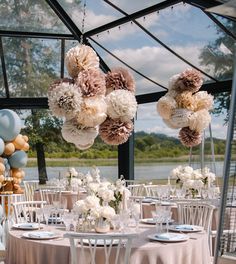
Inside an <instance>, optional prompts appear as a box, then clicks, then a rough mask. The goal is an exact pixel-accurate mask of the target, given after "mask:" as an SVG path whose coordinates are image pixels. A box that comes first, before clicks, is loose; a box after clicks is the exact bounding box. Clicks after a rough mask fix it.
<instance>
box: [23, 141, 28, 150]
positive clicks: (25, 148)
mask: <svg viewBox="0 0 236 264" xmlns="http://www.w3.org/2000/svg"><path fill="white" fill-rule="evenodd" d="M22 150H24V151H28V150H29V144H28V143H27V142H25V144H24V146H23V148H22Z"/></svg>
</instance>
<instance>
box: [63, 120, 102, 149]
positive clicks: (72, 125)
mask: <svg viewBox="0 0 236 264" xmlns="http://www.w3.org/2000/svg"><path fill="white" fill-rule="evenodd" d="M61 133H62V137H63V138H64V139H65V140H66V141H67V142H70V143H74V144H75V145H81V146H85V145H88V144H91V143H92V142H93V141H94V139H95V138H96V137H97V135H98V127H84V126H82V125H81V124H78V123H77V122H76V120H74V119H71V120H67V121H66V122H65V123H64V124H63V126H62V130H61Z"/></svg>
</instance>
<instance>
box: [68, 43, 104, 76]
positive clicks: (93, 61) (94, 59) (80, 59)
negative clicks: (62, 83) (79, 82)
mask: <svg viewBox="0 0 236 264" xmlns="http://www.w3.org/2000/svg"><path fill="white" fill-rule="evenodd" d="M65 63H66V68H67V71H68V73H69V75H70V76H71V77H72V78H75V77H77V76H78V74H79V72H81V71H83V70H87V69H89V68H99V58H98V56H97V54H96V52H95V51H94V50H93V49H92V48H90V47H89V46H86V45H77V46H76V47H74V48H71V49H70V50H69V51H68V52H67V53H66V57H65Z"/></svg>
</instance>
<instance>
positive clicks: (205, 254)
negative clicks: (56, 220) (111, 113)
mask: <svg viewBox="0 0 236 264" xmlns="http://www.w3.org/2000/svg"><path fill="white" fill-rule="evenodd" d="M44 228H45V227H44ZM47 228H49V229H47V230H50V231H53V232H55V233H56V234H57V235H58V237H56V238H55V239H48V240H38V239H36V240H33V239H29V238H25V237H24V235H23V234H24V233H25V232H26V231H24V230H16V229H12V230H10V232H9V240H8V244H7V256H6V263H7V264H45V263H50V264H69V263H70V244H69V240H68V239H67V238H63V235H64V234H65V232H67V231H65V230H64V227H63V226H50V227H47ZM133 230H134V231H135V229H133ZM154 233H156V229H155V227H153V226H152V225H147V224H140V226H139V231H138V233H137V237H136V238H135V239H134V240H133V242H132V249H131V256H130V263H131V264H157V263H158V264H173V263H174V264H199V263H201V264H209V263H210V253H209V247H208V242H207V234H206V233H204V232H198V233H191V234H189V239H188V240H186V241H182V242H165V243H163V242H158V241H152V240H150V239H149V238H148V235H150V234H154ZM78 250H79V249H78ZM98 250H101V248H100V249H98ZM98 255H99V254H98ZM89 263H90V262H89V258H88V259H85V260H84V262H83V264H89ZM96 263H97V264H104V263H102V260H101V259H100V258H99V259H97V260H96Z"/></svg>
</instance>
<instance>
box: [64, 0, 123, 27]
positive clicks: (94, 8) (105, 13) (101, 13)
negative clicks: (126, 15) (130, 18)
mask: <svg viewBox="0 0 236 264" xmlns="http://www.w3.org/2000/svg"><path fill="white" fill-rule="evenodd" d="M59 3H60V4H61V5H62V7H63V8H64V10H65V11H66V12H67V14H68V15H69V16H70V17H71V18H72V20H73V22H74V23H75V24H76V25H77V27H78V28H79V29H80V30H81V31H82V20H83V17H84V10H83V9H84V1H80V0H71V1H65V0H59ZM122 16H123V15H122V14H121V13H119V12H117V11H116V10H115V9H114V8H112V7H110V6H109V5H108V4H106V3H105V2H104V1H102V0H96V1H94V0H87V1H86V8H85V20H84V30H85V31H84V32H86V31H89V30H91V29H93V28H96V27H99V26H102V25H104V24H107V23H109V22H111V21H113V20H116V19H118V18H120V17H122Z"/></svg>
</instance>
